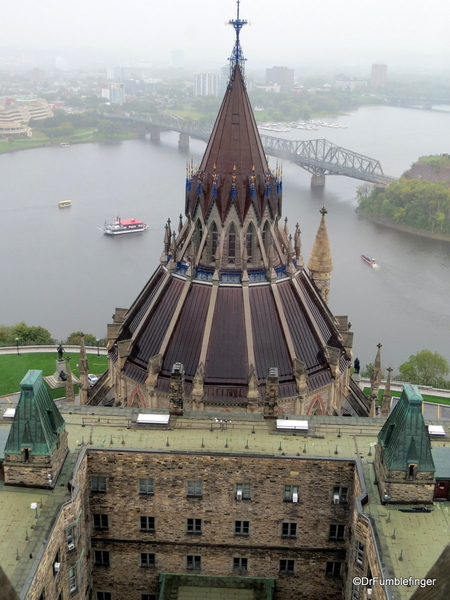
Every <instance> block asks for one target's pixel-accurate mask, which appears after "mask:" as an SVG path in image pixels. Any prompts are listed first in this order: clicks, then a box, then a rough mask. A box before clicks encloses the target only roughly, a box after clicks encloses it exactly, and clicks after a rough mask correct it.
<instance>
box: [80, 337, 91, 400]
mask: <svg viewBox="0 0 450 600" xmlns="http://www.w3.org/2000/svg"><path fill="white" fill-rule="evenodd" d="M78 372H79V374H80V388H79V392H80V404H83V405H84V404H87V399H88V391H89V379H88V374H89V364H88V360H87V355H86V346H85V344H84V335H82V336H81V337H80V358H79V359H78Z"/></svg>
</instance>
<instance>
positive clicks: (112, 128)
mask: <svg viewBox="0 0 450 600" xmlns="http://www.w3.org/2000/svg"><path fill="white" fill-rule="evenodd" d="M122 131H123V130H122V126H121V125H120V123H113V122H112V121H107V120H103V121H100V123H99V124H98V127H97V132H98V133H100V134H101V135H104V136H105V137H110V136H112V135H117V134H118V133H122Z"/></svg>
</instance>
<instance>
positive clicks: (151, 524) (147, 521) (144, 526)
mask: <svg viewBox="0 0 450 600" xmlns="http://www.w3.org/2000/svg"><path fill="white" fill-rule="evenodd" d="M141 531H152V532H154V531H155V517H141Z"/></svg>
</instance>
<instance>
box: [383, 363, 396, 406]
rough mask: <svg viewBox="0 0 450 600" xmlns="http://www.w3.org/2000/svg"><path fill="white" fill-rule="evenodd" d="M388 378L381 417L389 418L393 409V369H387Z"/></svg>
mask: <svg viewBox="0 0 450 600" xmlns="http://www.w3.org/2000/svg"><path fill="white" fill-rule="evenodd" d="M386 370H387V372H388V376H387V380H386V385H385V386H384V393H383V400H382V403H381V416H382V417H388V416H389V410H390V408H391V373H392V371H393V369H391V367H388V368H387V369H386Z"/></svg>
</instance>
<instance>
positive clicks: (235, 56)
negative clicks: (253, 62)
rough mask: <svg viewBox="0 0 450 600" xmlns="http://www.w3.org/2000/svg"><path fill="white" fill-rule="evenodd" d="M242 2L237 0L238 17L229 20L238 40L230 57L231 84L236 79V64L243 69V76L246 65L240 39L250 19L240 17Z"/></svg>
mask: <svg viewBox="0 0 450 600" xmlns="http://www.w3.org/2000/svg"><path fill="white" fill-rule="evenodd" d="M240 3H241V2H240V0H237V15H236V19H230V20H229V21H228V25H233V27H234V30H235V32H236V41H235V43H234V48H233V52H232V53H231V56H230V58H229V59H228V60H229V61H230V81H229V84H231V82H232V81H233V79H234V71H235V67H236V65H239V67H240V69H241V73H242V76H244V65H245V61H246V59H245V58H244V54H243V52H242V48H241V43H240V41H239V34H240V32H241V29H242V28H243V27H244V25H247V23H248V21H247V20H245V19H240V18H239V4H240Z"/></svg>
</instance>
